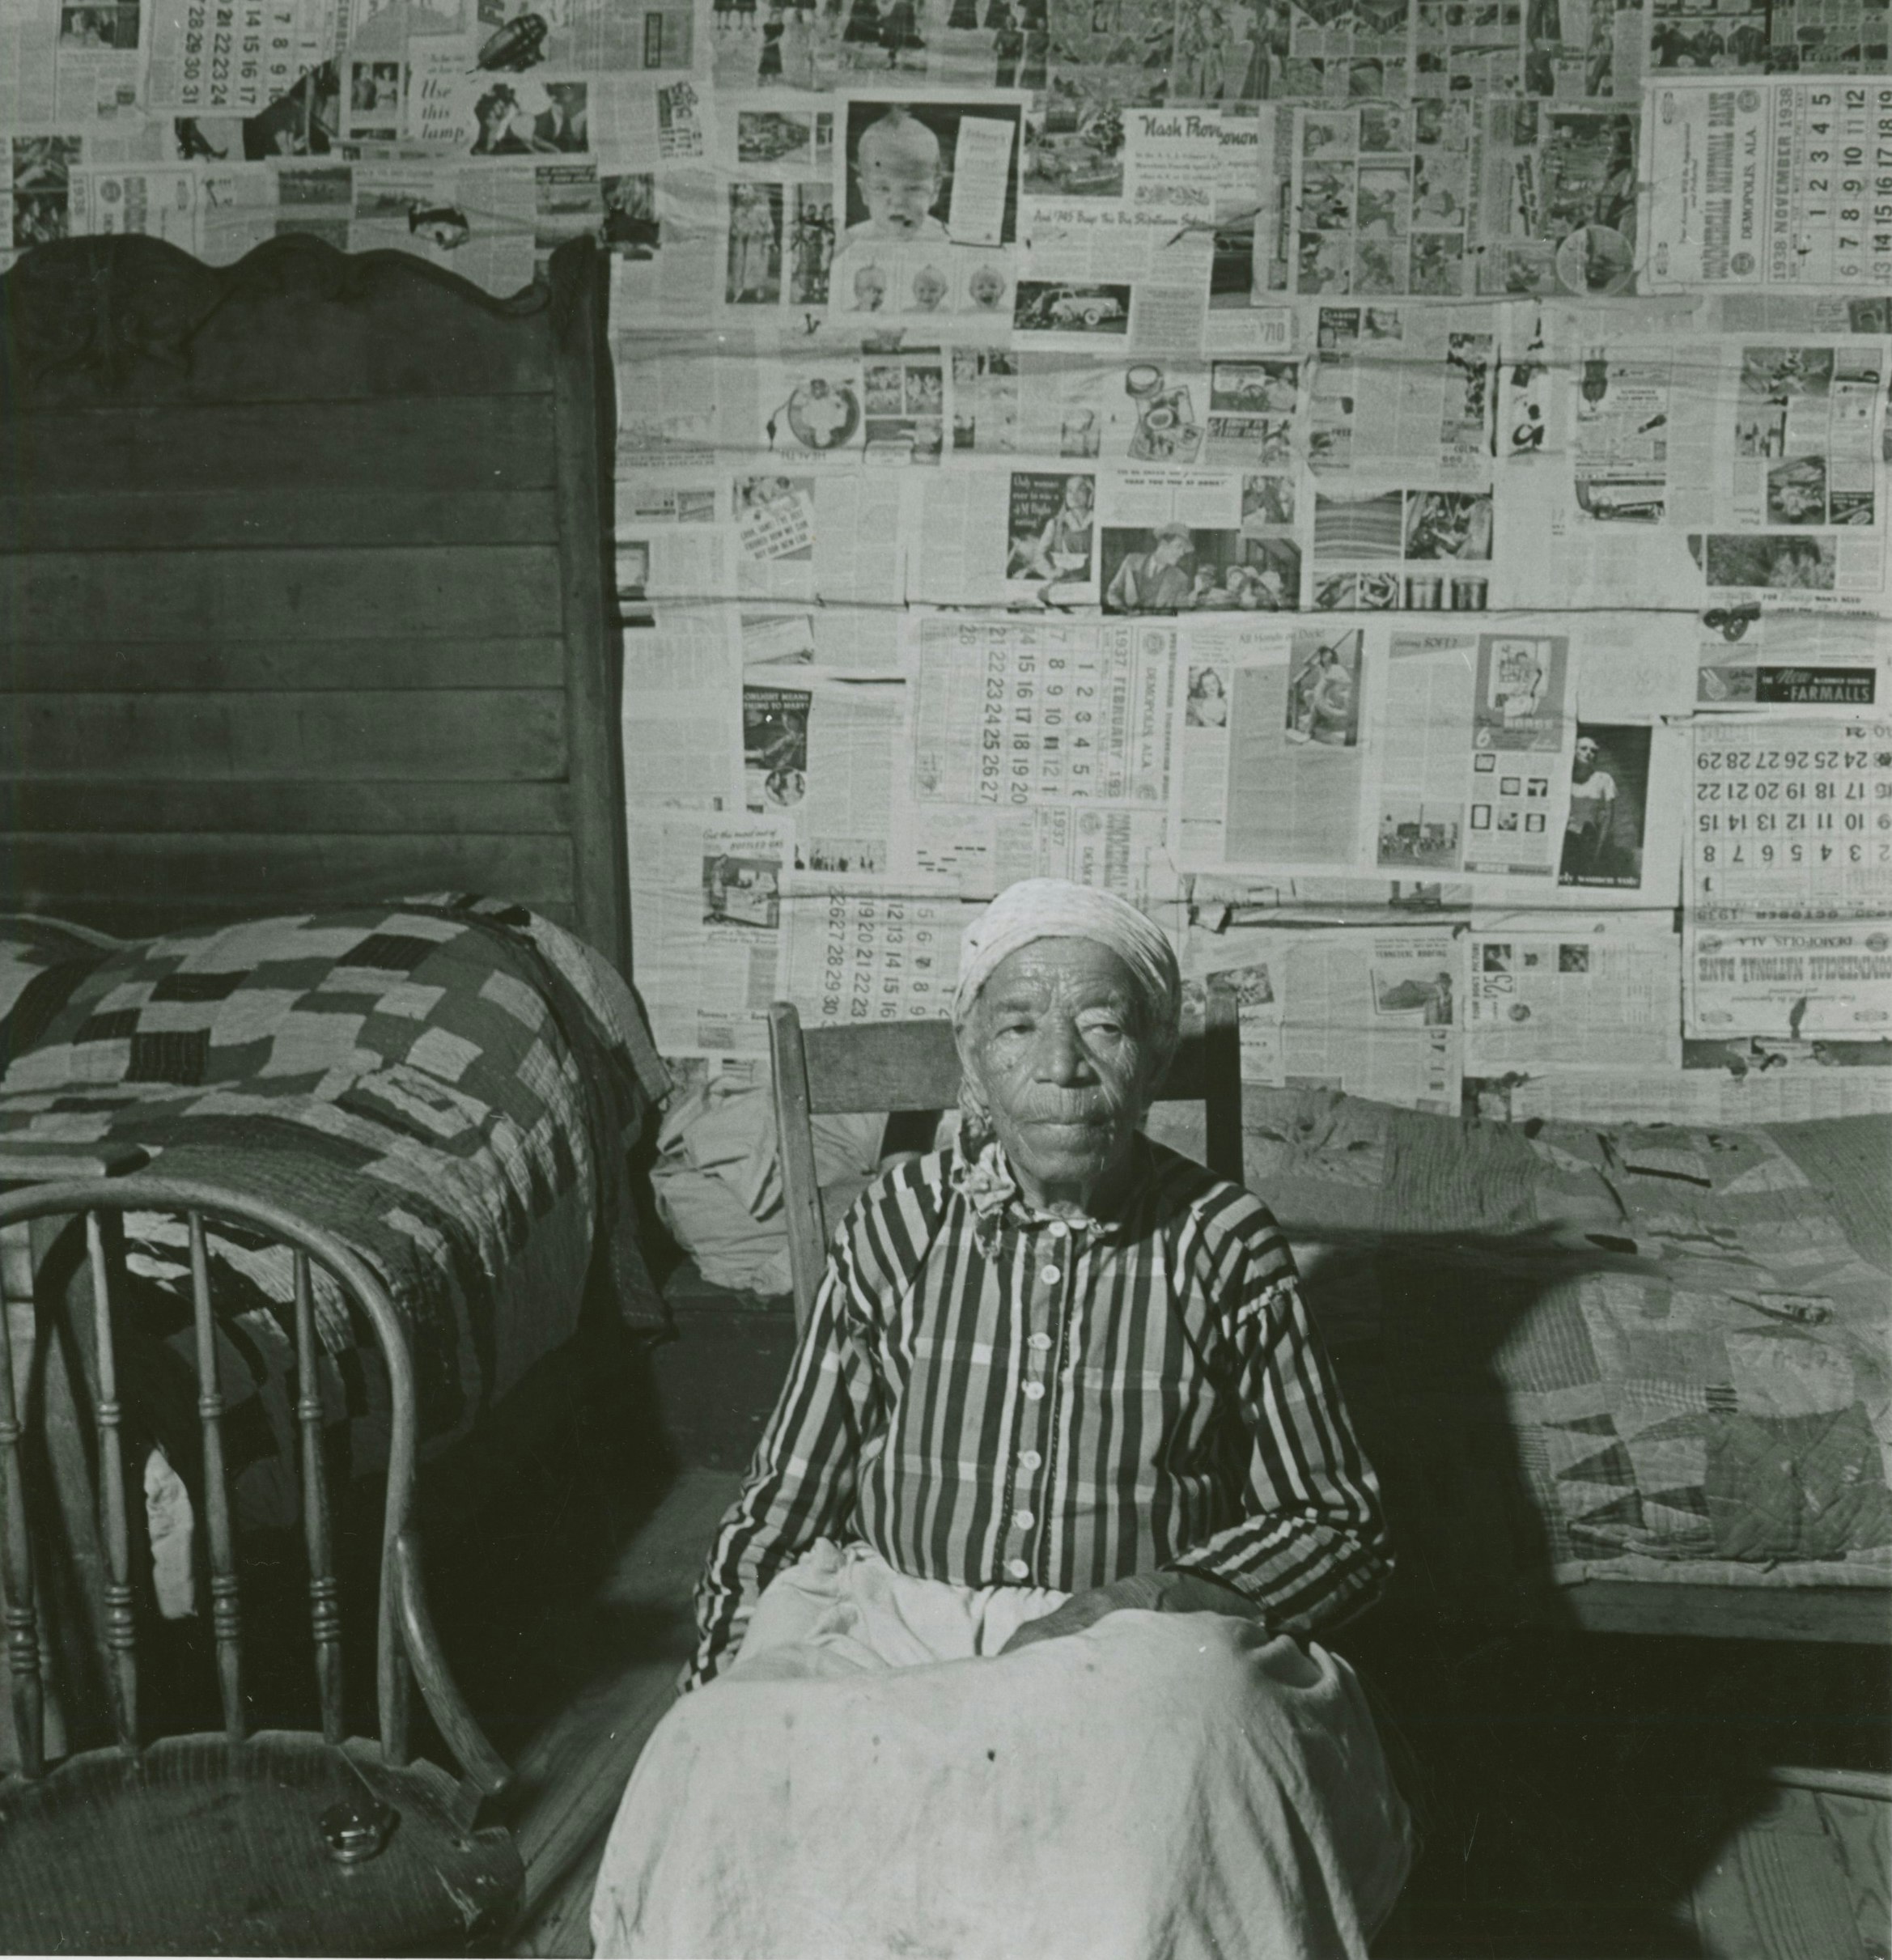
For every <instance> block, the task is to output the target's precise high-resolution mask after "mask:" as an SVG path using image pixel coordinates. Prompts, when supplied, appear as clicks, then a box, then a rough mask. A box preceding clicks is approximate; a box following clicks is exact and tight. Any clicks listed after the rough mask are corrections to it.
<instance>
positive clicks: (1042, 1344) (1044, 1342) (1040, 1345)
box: [1026, 1334, 1051, 1351]
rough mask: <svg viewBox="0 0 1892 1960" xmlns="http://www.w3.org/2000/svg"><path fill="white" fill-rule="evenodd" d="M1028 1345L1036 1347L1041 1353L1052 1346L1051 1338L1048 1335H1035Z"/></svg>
mask: <svg viewBox="0 0 1892 1960" xmlns="http://www.w3.org/2000/svg"><path fill="white" fill-rule="evenodd" d="M1026 1345H1027V1346H1028V1347H1036V1348H1037V1349H1038V1350H1039V1351H1043V1350H1044V1349H1046V1348H1047V1347H1050V1345H1051V1337H1050V1334H1033V1336H1032V1338H1031V1339H1030V1340H1029V1342H1028V1343H1026Z"/></svg>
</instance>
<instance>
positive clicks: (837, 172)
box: [732, 88, 1029, 333]
mask: <svg viewBox="0 0 1892 1960" xmlns="http://www.w3.org/2000/svg"><path fill="white" fill-rule="evenodd" d="M1028 100H1029V99H1028V98H1027V97H1026V96H1025V95H1022V94H1020V93H1019V92H1017V91H1000V90H998V89H986V90H982V91H980V92H978V93H977V94H964V93H954V92H952V91H946V90H935V89H931V88H920V89H917V90H913V91H908V90H905V89H900V90H888V91H884V92H882V91H876V92H874V93H872V94H868V93H866V92H862V93H858V94H857V93H852V92H851V93H849V94H847V95H845V96H843V97H842V98H840V99H839V100H838V103H837V105H836V110H835V113H836V116H837V117H838V121H837V122H836V125H835V129H834V155H833V158H832V159H831V162H832V168H833V172H834V175H833V177H832V180H831V181H832V184H833V210H832V216H833V223H834V227H835V229H834V233H833V255H832V257H831V259H830V261H829V265H828V267H827V289H828V290H827V303H828V306H829V309H830V312H832V314H833V315H834V317H835V318H836V319H838V320H846V319H851V320H854V321H855V323H856V324H865V323H867V322H868V321H870V320H871V322H872V325H873V326H874V328H875V329H876V330H879V329H880V328H881V327H883V326H884V325H888V324H890V323H893V322H895V321H902V320H904V321H906V322H909V323H910V324H912V325H927V326H936V325H938V324H939V323H940V322H941V321H942V320H952V321H953V322H955V323H957V324H960V325H965V326H967V327H969V328H970V329H972V330H974V331H983V332H991V333H1002V332H1003V321H1004V316H1005V309H1006V308H1007V307H1008V305H1009V304H1010V303H1012V302H1013V300H1014V299H1015V296H1016V295H1015V282H1016V266H1017V259H1016V244H1017V240H1018V237H1019V189H1018V185H1019V179H1018V161H1019V146H1020V129H1021V128H1022V125H1023V123H1024V112H1025V107H1026V104H1027V101H1028ZM732 222H733V218H732ZM749 222H750V223H751V225H752V226H753V227H754V228H755V230H756V231H757V236H758V238H759V235H760V227H761V218H759V217H756V216H752V218H750V221H749Z"/></svg>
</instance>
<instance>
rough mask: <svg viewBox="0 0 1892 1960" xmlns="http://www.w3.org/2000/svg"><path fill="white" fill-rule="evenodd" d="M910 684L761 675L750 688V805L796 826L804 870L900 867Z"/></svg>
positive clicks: (746, 749)
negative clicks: (899, 777)
mask: <svg viewBox="0 0 1892 1960" xmlns="http://www.w3.org/2000/svg"><path fill="white" fill-rule="evenodd" d="M906 693H907V689H906V683H905V681H901V680H899V679H897V678H893V679H884V680H879V681H861V680H855V681H841V680H834V679H832V678H829V677H825V676H823V677H814V676H810V677H806V678H805V679H804V677H800V676H797V677H795V685H778V684H776V683H775V682H774V681H773V680H772V679H765V678H764V677H761V676H759V675H752V676H749V677H745V680H744V685H743V689H742V760H743V783H744V800H745V802H746V804H747V807H748V808H749V810H750V811H751V812H754V813H757V814H758V815H766V816H770V817H777V816H779V817H781V818H783V820H784V821H786V822H787V823H788V824H790V825H791V826H792V830H793V838H794V848H793V856H792V859H791V863H792V865H793V868H795V869H796V870H799V871H809V872H834V873H838V874H848V873H852V874H855V875H861V874H869V875H875V876H885V875H886V874H887V873H888V872H889V870H891V869H893V868H894V867H893V825H894V787H893V786H894V778H895V775H896V772H897V770H899V769H900V767H901V762H902V758H903V752H904V750H905V748H906Z"/></svg>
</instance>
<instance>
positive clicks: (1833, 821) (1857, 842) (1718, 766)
mask: <svg viewBox="0 0 1892 1960" xmlns="http://www.w3.org/2000/svg"><path fill="white" fill-rule="evenodd" d="M1694 736H1695V767H1694V782H1693V785H1692V792H1693V793H1692V795H1691V798H1690V802H1691V806H1692V807H1691V810H1690V818H1691V825H1690V864H1689V885H1688V908H1689V914H1690V918H1692V919H1693V920H1694V922H1695V923H1696V924H1697V925H1708V924H1713V925H1716V926H1730V927H1732V926H1736V925H1741V924H1756V925H1758V924H1767V925H1775V924H1782V923H1793V922H1803V921H1811V920H1817V919H1858V918H1878V917H1881V916H1883V915H1885V914H1887V913H1892V722H1886V721H1853V720H1839V721H1836V720H1830V719H1826V720H1817V721H1816V720H1806V721H1799V720H1784V719H1783V720H1766V721H1755V720H1753V719H1749V718H1747V717H1741V718H1735V717H1733V716H1727V717H1724V716H1715V717H1712V718H1711V717H1706V716H1704V717H1703V718H1702V719H1699V720H1698V721H1697V722H1696V723H1695V729H1694Z"/></svg>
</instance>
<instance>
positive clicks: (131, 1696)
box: [86, 1211, 138, 1750]
mask: <svg viewBox="0 0 1892 1960" xmlns="http://www.w3.org/2000/svg"><path fill="white" fill-rule="evenodd" d="M86 1261H87V1266H88V1268H89V1270H90V1272H91V1283H92V1343H93V1349H94V1352H93V1362H94V1364H95V1367H96V1368H97V1369H98V1373H99V1384H98V1402H97V1407H96V1411H95V1416H94V1420H95V1422H96V1423H97V1425H98V1430H99V1512H100V1535H101V1536H102V1537H103V1538H104V1541H105V1648H106V1661H107V1666H106V1672H107V1674H108V1676H109V1677H110V1680H111V1686H112V1720H113V1721H114V1723H115V1724H116V1725H117V1730H118V1741H119V1746H121V1748H124V1749H129V1750H135V1749H136V1748H137V1747H138V1630H137V1627H136V1625H135V1623H134V1620H133V1618H132V1610H131V1536H130V1529H129V1524H128V1522H127V1520H126V1517H125V1445H124V1440H123V1438H122V1437H121V1435H120V1433H119V1431H120V1427H121V1423H122V1421H123V1419H124V1410H123V1408H122V1406H121V1404H120V1402H119V1400H118V1359H117V1348H116V1347H115V1346H114V1344H113V1340H112V1282H111V1275H110V1272H109V1269H108V1266H107V1265H106V1262H105V1240H104V1230H103V1228H102V1227H101V1225H100V1219H99V1214H98V1212H97V1211H87V1213H86Z"/></svg>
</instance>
